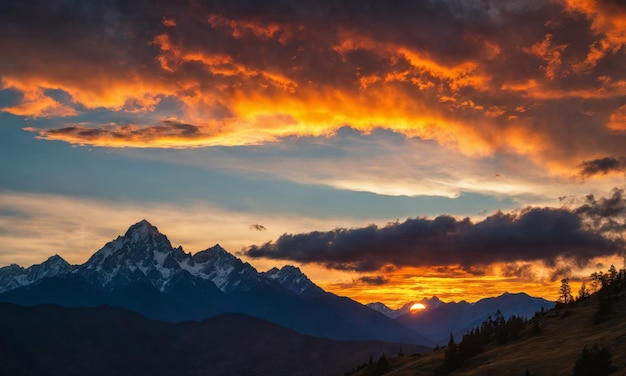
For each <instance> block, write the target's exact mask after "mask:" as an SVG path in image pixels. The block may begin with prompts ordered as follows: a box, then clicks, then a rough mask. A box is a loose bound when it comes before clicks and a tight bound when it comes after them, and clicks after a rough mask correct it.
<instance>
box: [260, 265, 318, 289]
mask: <svg viewBox="0 0 626 376" xmlns="http://www.w3.org/2000/svg"><path fill="white" fill-rule="evenodd" d="M261 274H262V275H263V276H265V277H266V278H268V279H271V280H274V281H276V282H278V283H280V284H281V285H282V286H283V287H285V288H286V289H287V290H289V291H291V292H293V293H295V294H297V295H302V294H312V293H322V292H324V290H322V289H321V288H320V287H318V286H317V285H316V284H314V283H313V282H311V280H310V279H309V278H308V277H307V276H306V275H305V274H304V273H302V271H301V270H300V268H297V267H295V266H291V265H285V266H283V267H282V268H281V269H278V268H272V269H270V270H268V271H266V272H263V273H261Z"/></svg>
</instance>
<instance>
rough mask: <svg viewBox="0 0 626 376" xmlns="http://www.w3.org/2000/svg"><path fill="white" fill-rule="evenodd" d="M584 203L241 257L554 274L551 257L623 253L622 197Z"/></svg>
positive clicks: (431, 223)
mask: <svg viewBox="0 0 626 376" xmlns="http://www.w3.org/2000/svg"><path fill="white" fill-rule="evenodd" d="M586 201H587V202H586V204H584V205H583V206H581V207H579V208H576V209H574V210H571V209H567V208H560V209H554V208H527V209H523V210H521V211H518V212H512V213H502V212H498V213H496V214H493V215H491V216H489V217H487V218H485V219H484V220H482V221H479V222H473V221H471V220H470V219H469V218H465V219H456V218H454V217H451V216H445V215H443V216H439V217H436V218H434V219H427V218H413V219H407V220H406V221H405V222H402V223H390V224H388V225H387V226H384V227H378V226H375V225H371V226H368V227H364V228H354V229H335V230H333V231H326V232H311V233H305V234H284V235H282V236H281V237H279V238H278V239H277V240H276V241H274V242H268V243H266V244H263V245H261V246H252V247H250V248H248V249H247V250H246V251H245V252H244V254H245V255H246V256H249V257H252V258H260V257H264V258H271V259H287V260H293V261H297V262H302V263H319V264H323V265H325V266H326V267H328V268H335V269H351V270H357V271H373V270H377V269H379V268H381V267H383V266H384V265H387V264H392V265H395V266H438V265H449V264H458V265H461V266H462V267H464V269H466V270H471V267H472V266H474V265H478V266H480V265H488V264H491V263H495V262H506V263H512V262H516V261H537V260H541V261H543V262H545V263H546V264H547V265H549V266H552V267H555V260H556V259H558V258H567V259H573V260H575V262H576V263H577V264H579V265H585V264H586V263H587V262H588V261H589V260H590V259H592V258H593V257H597V256H603V255H611V254H615V253H618V252H621V251H622V250H623V249H624V246H625V242H624V239H623V238H621V237H615V236H611V234H612V233H613V232H614V231H615V230H616V228H617V227H619V226H620V222H619V219H620V218H621V217H622V216H623V214H624V205H625V201H624V199H623V197H622V191H621V190H615V191H614V192H613V196H611V197H610V198H606V199H605V198H603V199H600V200H596V199H594V198H593V197H588V198H587V199H586ZM510 273H514V271H510Z"/></svg>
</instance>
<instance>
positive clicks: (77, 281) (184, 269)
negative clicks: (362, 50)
mask: <svg viewBox="0 0 626 376" xmlns="http://www.w3.org/2000/svg"><path fill="white" fill-rule="evenodd" d="M0 301H3V302H9V303H15V304H19V305H23V306H33V305H39V304H56V305H60V306H64V307H95V306H99V305H111V306H116V307H122V308H126V309H129V310H131V311H134V312H137V313H140V314H142V315H144V316H146V317H148V318H151V319H155V320H162V321H168V322H181V321H188V320H196V321H201V320H205V319H207V318H210V317H213V316H216V315H219V314H223V313H227V312H236V313H242V314H245V315H249V316H254V317H259V318H262V319H265V320H268V321H271V322H274V323H276V324H279V325H281V326H284V327H286V328H290V329H292V330H296V331H298V332H300V333H302V334H305V335H312V336H319V337H326V338H331V339H335V340H384V341H391V342H403V343H411V344H419V345H424V346H434V345H435V344H444V343H446V342H447V340H448V338H449V334H450V333H453V334H454V336H455V337H456V338H460V337H461V336H462V335H463V334H464V333H465V332H467V331H468V330H470V329H472V328H473V327H475V326H476V325H478V324H479V323H480V322H482V321H483V320H485V319H486V318H487V317H488V316H489V315H494V314H495V312H496V311H497V310H498V309H499V310H500V311H501V312H502V314H503V315H504V316H505V317H508V316H511V315H517V316H522V317H526V318H528V317H531V316H532V315H533V314H534V313H535V312H536V311H539V310H541V309H542V308H544V309H547V308H551V307H552V306H553V305H554V303H553V302H549V301H547V300H545V299H540V298H533V297H530V296H528V295H526V294H523V293H520V294H509V293H505V294H503V295H501V296H499V297H495V298H486V299H482V300H479V301H478V302H476V303H468V302H466V301H461V302H458V303H457V302H451V303H445V302H442V301H441V300H439V299H438V298H437V297H433V298H430V299H422V300H420V301H412V302H409V303H407V304H405V305H404V306H403V307H401V308H399V309H396V310H394V309H390V308H389V307H387V306H385V305H384V304H383V303H371V304H368V305H367V306H364V305H362V304H360V303H358V302H355V301H353V300H351V299H349V298H346V297H340V296H337V295H334V294H332V293H329V292H326V291H324V290H323V289H321V288H320V287H319V286H317V285H315V284H314V283H313V282H312V281H311V280H310V279H309V278H308V277H307V276H306V275H305V274H304V273H302V272H301V271H300V269H299V268H297V267H294V266H290V265H287V266H284V267H282V268H280V269H278V268H272V269H270V270H268V271H265V272H258V271H257V270H256V269H255V268H254V267H253V266H252V265H250V264H248V263H245V262H243V261H242V260H240V259H239V258H237V257H235V256H233V255H232V254H230V253H228V252H227V251H226V250H224V249H223V248H222V247H221V246H220V245H219V244H216V245H214V246H213V247H210V248H208V249H206V250H204V251H201V252H198V253H196V254H193V255H192V254H191V253H186V252H185V251H184V250H183V249H182V247H176V248H174V247H172V245H171V243H170V241H169V240H168V238H167V236H165V235H164V234H162V233H160V232H159V231H158V229H157V228H156V227H155V226H153V225H151V224H150V223H149V222H148V221H146V220H142V221H140V222H138V223H136V224H134V225H132V226H130V228H129V229H128V230H127V231H126V233H125V234H124V235H122V236H118V237H117V238H116V239H114V240H113V241H111V242H109V243H107V244H106V245H105V246H104V247H102V248H101V249H100V250H98V251H97V252H95V253H94V254H93V255H92V256H91V257H90V258H89V259H88V260H87V261H86V262H85V263H84V264H81V265H70V264H69V263H68V262H66V261H65V260H64V259H63V258H61V257H60V256H58V255H54V256H52V257H50V258H49V259H47V260H46V261H45V262H43V263H41V264H38V265H33V266H30V267H28V268H23V267H20V266H18V265H15V264H12V265H9V266H6V267H3V268H0ZM414 303H422V304H424V305H425V306H426V309H425V310H421V311H414V312H412V311H410V307H411V306H412V305H413V304H414Z"/></svg>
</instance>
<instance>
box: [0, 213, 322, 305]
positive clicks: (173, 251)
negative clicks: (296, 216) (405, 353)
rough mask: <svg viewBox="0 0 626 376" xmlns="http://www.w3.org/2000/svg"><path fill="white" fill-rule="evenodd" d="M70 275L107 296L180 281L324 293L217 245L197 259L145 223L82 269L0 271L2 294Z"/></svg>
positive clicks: (292, 271)
mask: <svg viewBox="0 0 626 376" xmlns="http://www.w3.org/2000/svg"><path fill="white" fill-rule="evenodd" d="M66 273H76V274H78V275H80V276H82V277H83V278H85V279H86V280H87V281H88V282H89V283H91V284H93V285H94V286H99V287H102V288H104V289H106V290H109V291H112V290H115V289H116V288H119V287H123V286H128V285H131V284H137V283H139V284H144V285H151V286H153V287H154V288H156V289H158V290H159V291H161V292H163V293H167V292H168V291H169V290H170V289H171V288H172V287H173V286H175V285H176V284H177V283H179V282H180V281H181V279H188V278H191V279H194V278H200V279H204V280H209V281H211V282H212V283H213V284H214V285H215V286H216V287H217V288H218V289H220V290H221V291H222V292H224V293H226V294H230V293H233V292H246V291H249V290H251V289H253V288H254V287H255V286H258V285H259V284H260V283H262V284H265V283H270V284H276V283H278V284H280V285H282V286H283V287H285V288H286V289H288V290H290V291H292V292H294V293H296V294H298V295H301V294H303V293H314V292H322V293H323V290H322V289H320V288H319V287H317V286H316V285H315V284H314V283H313V282H311V280H310V279H309V278H308V277H307V276H306V275H304V274H303V273H302V271H300V269H298V268H296V267H293V266H285V267H283V268H282V269H277V268H275V269H272V270H270V271H268V272H265V273H259V272H258V271H257V270H256V269H255V268H254V267H253V266H252V265H250V264H249V263H247V262H243V261H242V260H241V259H239V258H237V257H235V256H234V255H232V254H231V253H229V252H227V251H226V250H225V249H224V248H222V247H221V246H220V245H219V244H216V245H214V246H213V247H210V248H208V249H206V250H204V251H201V252H198V253H196V254H194V255H191V254H190V253H185V252H184V251H183V249H182V247H177V248H173V247H172V245H171V243H170V241H169V240H168V238H167V237H166V236H165V235H163V234H162V233H160V232H159V230H158V229H157V228H156V227H155V226H153V225H152V224H150V222H148V221H147V220H145V219H144V220H141V221H140V222H137V223H135V224H134V225H132V226H130V227H129V228H128V230H127V231H126V233H125V234H124V235H123V236H118V237H117V238H116V239H114V240H112V241H110V242H108V243H107V244H105V246H104V247H102V248H101V249H100V250H98V251H97V252H95V253H94V254H93V255H92V256H91V257H90V258H89V260H87V262H85V263H84V264H82V265H76V266H72V265H70V264H68V263H67V262H66V261H65V260H63V259H62V258H61V257H60V256H58V255H54V256H52V257H50V258H49V259H48V260H46V261H45V262H43V263H41V264H39V265H33V266H31V267H30V268H28V269H24V268H22V267H20V266H18V265H10V266H7V267H4V268H0V292H2V291H7V290H12V289H15V288H19V287H22V286H26V285H29V284H31V283H34V282H35V281H37V280H39V279H41V278H44V277H53V276H57V275H62V274H66Z"/></svg>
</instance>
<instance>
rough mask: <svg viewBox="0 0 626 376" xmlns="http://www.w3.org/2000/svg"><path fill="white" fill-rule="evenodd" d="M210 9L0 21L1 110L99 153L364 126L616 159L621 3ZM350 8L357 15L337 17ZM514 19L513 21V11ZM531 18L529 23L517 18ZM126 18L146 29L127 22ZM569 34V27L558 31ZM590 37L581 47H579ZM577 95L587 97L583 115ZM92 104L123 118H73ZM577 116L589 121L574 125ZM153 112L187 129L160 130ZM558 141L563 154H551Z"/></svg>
mask: <svg viewBox="0 0 626 376" xmlns="http://www.w3.org/2000/svg"><path fill="white" fill-rule="evenodd" d="M222 5H223V4H222ZM222 5H220V6H213V5H206V4H195V5H194V8H190V9H187V8H185V7H182V6H174V5H172V9H173V10H172V9H170V8H168V7H166V8H164V9H165V10H164V11H163V14H156V13H150V14H147V15H144V13H145V12H144V11H145V10H144V9H141V8H139V9H135V11H136V14H135V13H133V14H134V17H135V18H137V19H141V20H142V21H143V22H144V23H145V24H144V23H136V22H131V21H136V19H135V18H130V16H128V17H129V18H124V17H127V16H125V15H120V17H121V19H120V20H119V21H120V22H117V23H114V24H112V23H111V22H110V21H109V20H108V19H107V18H106V17H104V18H103V17H101V16H100V14H101V13H102V14H104V13H105V12H101V13H100V12H98V13H94V14H90V15H88V16H90V17H91V18H84V17H82V16H84V15H81V14H77V15H74V14H70V15H68V17H69V18H70V19H71V20H72V22H73V23H68V24H67V25H66V24H63V25H61V24H58V22H57V23H56V24H55V22H56V21H55V20H54V19H52V20H49V23H50V24H51V25H49V26H50V27H48V28H47V30H49V33H45V34H41V33H39V34H37V35H35V34H33V35H29V34H26V35H17V34H10V33H9V32H10V31H11V30H12V29H11V28H10V27H8V26H7V27H5V28H4V29H3V30H5V33H8V34H7V35H11V36H12V37H11V38H6V39H4V40H3V43H4V44H3V47H5V48H4V50H3V52H4V53H3V54H2V56H0V68H1V71H2V72H3V77H2V80H3V81H2V82H3V84H2V85H3V88H8V89H11V90H14V91H16V92H18V94H20V95H21V97H20V99H19V103H17V104H11V105H7V106H5V107H4V108H3V109H2V111H5V112H10V113H13V114H15V115H19V116H31V117H40V118H50V121H51V124H50V127H56V128H57V130H56V131H55V130H53V129H48V130H44V129H35V128H29V130H30V131H34V132H37V133H38V136H39V137H40V138H44V139H49V140H62V141H66V142H70V143H73V144H84V145H94V146H108V147H114V146H119V147H163V148H168V147H174V148H182V147H202V146H212V145H250V144H259V143H263V142H269V141H273V140H276V139H278V138H281V137H285V136H309V135H314V136H332V135H333V134H334V132H336V130H337V129H339V128H340V127H342V126H346V125H348V126H351V127H353V128H355V129H358V130H360V131H362V132H365V133H367V132H371V131H372V130H373V129H376V128H385V129H391V130H393V131H395V132H397V133H401V134H403V135H405V136H407V137H419V138H422V139H425V140H434V141H436V142H437V143H439V144H440V145H442V146H444V147H448V148H455V149H457V150H459V151H461V152H462V153H464V154H466V155H470V156H476V157H484V156H488V155H494V154H495V153H498V152H502V151H503V150H507V151H508V152H513V153H516V154H519V155H522V156H524V157H529V158H530V159H532V160H533V161H535V162H537V163H538V164H540V165H543V166H548V167H549V168H550V169H551V172H553V173H559V174H561V173H567V172H569V173H571V172H574V171H575V170H576V168H577V167H576V166H578V164H579V163H580V161H581V160H585V159H592V158H595V157H597V156H598V155H616V154H617V153H618V146H617V144H618V140H617V139H616V138H615V137H621V136H620V135H621V134H622V133H623V132H615V131H616V130H620V129H621V128H620V125H619V122H620V116H621V115H620V112H615V113H614V114H613V112H614V111H615V110H614V109H615V107H616V104H615V103H614V102H616V101H621V100H622V99H623V97H625V96H626V77H624V75H623V74H622V73H620V72H621V71H620V70H619V69H616V68H614V67H618V66H619V61H617V60H619V59H617V57H618V56H617V52H618V51H621V48H622V46H623V44H624V36H623V30H624V27H623V23H622V20H623V17H622V15H623V12H622V11H621V10H619V9H618V8H613V7H612V6H610V5H607V4H606V3H604V2H593V1H589V2H587V1H575V0H571V1H564V2H563V3H561V6H562V8H561V9H559V8H558V7H556V8H555V7H554V4H552V5H551V6H543V5H542V6H538V8H537V9H535V8H532V9H531V8H528V9H526V8H525V7H519V8H515V9H508V8H507V9H506V12H505V11H504V10H505V8H506V7H504V8H502V9H501V8H497V9H498V12H495V11H494V12H495V13H493V12H490V11H488V10H486V9H482V8H480V6H477V8H476V10H475V11H476V13H471V12H469V13H468V8H466V7H463V6H460V5H459V4H456V3H454V4H453V2H442V3H436V4H435V3H419V4H418V3H414V4H411V5H407V6H408V7H415V9H413V8H411V9H412V10H414V12H409V11H408V10H404V9H399V10H394V9H389V10H385V11H384V12H382V13H381V14H378V13H376V12H373V13H372V12H369V11H367V9H366V8H367V7H363V9H360V8H359V9H348V8H342V7H338V9H334V8H333V9H327V8H325V7H324V6H323V5H322V6H320V9H317V8H316V9H315V10H313V9H309V8H307V7H308V6H307V5H301V6H302V7H304V8H302V9H300V8H298V7H294V8H293V9H291V8H289V7H288V9H282V10H276V11H272V12H267V11H266V10H263V9H261V10H259V11H258V12H257V11H256V10H255V11H250V10H246V9H235V8H231V7H228V6H225V5H224V6H222ZM296 9H299V10H298V11H296ZM418 10H419V12H418ZM354 12H356V13H357V15H358V16H359V17H345V15H347V14H350V15H353V14H354ZM507 12H508V13H507ZM518 12H519V13H520V15H522V16H523V17H520V18H519V19H518V18H516V17H513V16H514V15H516V14H517V13H518ZM572 12H574V13H576V14H577V15H578V14H583V15H584V16H585V17H586V19H587V20H588V22H583V21H581V17H580V16H578V17H577V18H576V17H569V16H568V14H569V15H571V14H572ZM18 13H19V12H18ZM470 13H471V14H470ZM509 13H511V14H509ZM406 14H413V15H420V17H421V18H420V20H421V21H420V22H419V23H416V22H413V20H412V19H409V18H407V17H406ZM319 15H324V16H323V17H320V16H319ZM21 16H22V18H21V20H22V21H23V22H28V21H30V22H32V25H31V26H32V27H33V28H34V27H35V26H36V25H38V23H37V21H38V20H31V19H30V18H29V17H31V16H32V15H29V14H26V13H24V14H21ZM5 17H9V16H5ZM72 17H74V18H72ZM506 17H509V18H506ZM17 18H18V17H10V19H17ZM504 18H506V19H504ZM10 19H7V20H5V21H7V22H5V24H9V23H8V22H9V21H10ZM87 19H88V20H89V21H86V20H87ZM530 19H532V20H534V21H536V22H532V23H529V22H527V21H524V27H518V26H520V25H518V24H519V23H521V22H522V21H521V20H530ZM22 21H21V22H22ZM122 21H123V22H122ZM444 21H446V22H444ZM139 24H140V25H144V26H145V27H144V28H143V29H141V30H139V29H138V28H134V27H135V25H139ZM398 25H401V26H402V27H399V26H398ZM408 25H410V26H411V27H408ZM590 25H591V26H590ZM583 26H584V27H586V28H589V27H590V28H589V29H585V28H583V29H580V28H581V27H583ZM3 27H4V26H3ZM574 27H576V28H577V30H579V31H578V34H576V33H572V34H571V35H569V34H568V30H570V29H568V28H574ZM518 29H519V30H518ZM510 30H516V33H515V34H514V35H512V34H511V33H510V32H509V31H510ZM42 35H43V36H44V37H45V38H43V37H42ZM580 35H584V37H585V38H579V36H580ZM68 38H69V40H68ZM581 40H584V42H581ZM590 40H594V41H595V42H594V44H593V46H595V47H593V48H591V47H589V46H587V45H586V44H588V43H589V42H588V41H590ZM93 41H98V42H97V43H96V42H93ZM581 43H582V44H581ZM594 48H595V49H594ZM592 52H593V53H596V54H597V55H598V56H596V57H593V56H592ZM594 56H595V55H594ZM599 59H600V60H602V61H605V62H606V64H597V62H599V61H600V60H599ZM581 62H586V63H584V64H586V67H587V68H585V70H584V72H585V74H568V72H570V71H571V72H578V73H583V71H582V70H578V71H576V69H574V67H575V66H576V64H579V63H580V64H582V63H581ZM534 67H538V68H539V69H533V68H534ZM49 90H58V91H62V92H63V93H65V94H66V96H67V97H68V99H67V100H64V101H60V100H59V99H55V98H56V97H55V96H54V95H52V94H50V93H49ZM580 99H585V100H589V101H588V102H586V103H585V104H584V106H583V107H585V108H580V107H581V105H580ZM592 101H593V102H592ZM620 103H621V102H620ZM579 108H580V110H579ZM93 109H107V110H109V111H112V112H120V113H122V114H123V115H124V118H125V119H126V120H125V121H124V123H119V124H113V123H112V122H107V121H104V122H103V121H98V122H93V123H89V122H88V121H83V119H85V118H86V119H88V118H89V111H90V110H93ZM519 109H524V111H520V110H519ZM578 112H583V113H587V114H592V113H593V114H594V115H593V116H586V117H585V118H584V119H585V121H583V120H581V119H580V118H577V114H578ZM79 113H80V114H81V116H82V118H81V120H80V122H81V123H80V124H75V123H78V122H79V121H78V120H76V119H72V117H73V116H76V115H77V114H79ZM557 114H558V115H557ZM130 115H133V116H130ZM129 118H130V120H128V119H129ZM164 121H175V122H178V123H181V124H189V125H192V126H194V127H196V128H197V132H195V133H194V134H192V135H190V134H185V135H181V134H178V133H175V132H174V133H172V131H173V130H172V129H168V128H165V129H164V128H163V124H164V123H163V122H164ZM102 123H104V124H102ZM109 123H111V124H109ZM90 129H91V130H93V131H92V132H90ZM564 129H568V132H564ZM615 133H618V136H615ZM581 134H585V137H588V138H589V139H592V140H594V143H593V145H594V146H593V149H594V150H591V149H589V148H587V146H582V145H583V143H580V142H575V140H572V139H569V137H574V135H581ZM610 137H613V138H610ZM607 139H608V140H609V141H610V142H605V141H606V140H607ZM586 145H589V143H586ZM607 145H609V146H607ZM569 148H575V149H576V150H568V153H565V152H562V150H563V149H569ZM606 148H610V150H603V149H606ZM553 151H558V152H553ZM573 158H578V160H576V161H573V160H572V159H573ZM574 162H575V163H574ZM557 165H559V166H560V167H559V168H555V167H554V166H557ZM566 165H570V167H569V168H567V166H566Z"/></svg>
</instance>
